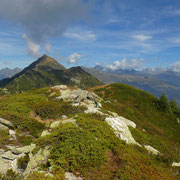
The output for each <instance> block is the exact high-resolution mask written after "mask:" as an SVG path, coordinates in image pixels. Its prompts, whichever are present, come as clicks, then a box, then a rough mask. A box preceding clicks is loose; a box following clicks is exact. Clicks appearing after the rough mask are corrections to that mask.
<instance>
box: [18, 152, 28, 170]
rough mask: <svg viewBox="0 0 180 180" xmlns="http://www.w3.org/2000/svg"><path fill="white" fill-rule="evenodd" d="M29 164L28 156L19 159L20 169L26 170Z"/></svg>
mask: <svg viewBox="0 0 180 180" xmlns="http://www.w3.org/2000/svg"><path fill="white" fill-rule="evenodd" d="M28 162H29V155H28V154H26V155H25V156H24V157H21V158H19V159H18V162H17V163H18V168H19V169H24V170H25V169H26V167H27V165H28Z"/></svg>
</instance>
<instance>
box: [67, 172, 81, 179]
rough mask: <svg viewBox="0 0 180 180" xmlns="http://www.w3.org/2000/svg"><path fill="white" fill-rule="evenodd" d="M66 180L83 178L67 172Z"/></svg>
mask: <svg viewBox="0 0 180 180" xmlns="http://www.w3.org/2000/svg"><path fill="white" fill-rule="evenodd" d="M65 180H82V178H81V177H77V176H75V175H74V174H73V173H70V172H66V173H65Z"/></svg>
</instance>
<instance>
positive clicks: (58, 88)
mask: <svg viewBox="0 0 180 180" xmlns="http://www.w3.org/2000/svg"><path fill="white" fill-rule="evenodd" d="M52 89H56V90H65V89H67V86H66V85H58V86H54V87H52Z"/></svg>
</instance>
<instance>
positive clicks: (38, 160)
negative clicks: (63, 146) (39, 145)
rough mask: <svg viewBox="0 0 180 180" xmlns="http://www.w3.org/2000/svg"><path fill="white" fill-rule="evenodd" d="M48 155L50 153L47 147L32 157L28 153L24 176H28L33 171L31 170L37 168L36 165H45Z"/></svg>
mask: <svg viewBox="0 0 180 180" xmlns="http://www.w3.org/2000/svg"><path fill="white" fill-rule="evenodd" d="M49 154H50V151H49V149H48V147H46V148H45V149H40V150H39V151H38V152H37V153H36V154H35V155H34V156H33V155H32V153H30V154H29V158H30V161H29V163H28V165H27V168H26V170H25V172H24V176H27V175H28V174H30V173H31V172H32V171H33V169H35V168H37V167H38V165H40V164H43V163H44V164H45V163H47V161H48V156H49Z"/></svg>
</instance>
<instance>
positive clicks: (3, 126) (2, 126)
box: [0, 124, 9, 130]
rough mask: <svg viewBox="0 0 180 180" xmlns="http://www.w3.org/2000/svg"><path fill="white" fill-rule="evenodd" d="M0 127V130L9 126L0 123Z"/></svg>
mask: <svg viewBox="0 0 180 180" xmlns="http://www.w3.org/2000/svg"><path fill="white" fill-rule="evenodd" d="M0 129H1V130H9V128H8V127H7V126H5V125H3V124H0Z"/></svg>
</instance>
